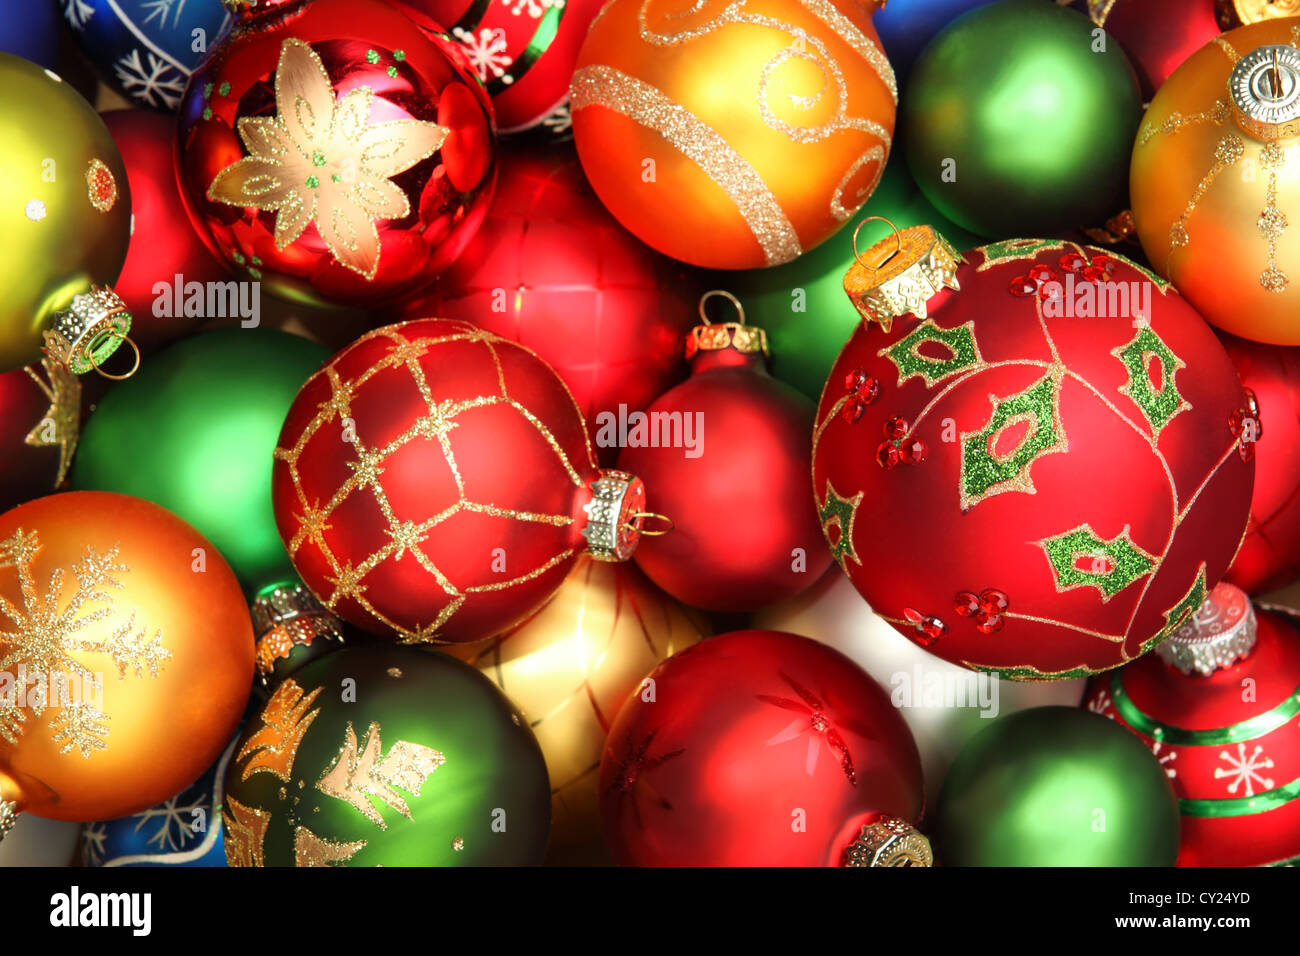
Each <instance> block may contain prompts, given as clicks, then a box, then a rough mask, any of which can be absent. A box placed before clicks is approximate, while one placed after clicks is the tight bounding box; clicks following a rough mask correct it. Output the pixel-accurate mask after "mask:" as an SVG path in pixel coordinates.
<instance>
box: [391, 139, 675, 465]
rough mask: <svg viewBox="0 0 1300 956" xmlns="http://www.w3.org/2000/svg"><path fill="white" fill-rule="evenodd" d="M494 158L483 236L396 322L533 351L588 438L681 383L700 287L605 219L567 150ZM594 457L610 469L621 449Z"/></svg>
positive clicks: (600, 449)
mask: <svg viewBox="0 0 1300 956" xmlns="http://www.w3.org/2000/svg"><path fill="white" fill-rule="evenodd" d="M499 160H500V175H499V177H498V180H497V188H496V193H495V195H494V196H493V198H492V205H491V206H490V207H489V209H488V214H487V218H486V219H485V220H484V222H483V225H482V227H481V228H480V229H479V231H478V235H476V236H475V237H474V241H473V242H472V243H470V246H469V248H468V249H466V250H465V252H464V254H463V255H461V257H460V258H459V259H457V260H456V262H455V263H454V264H453V265H452V267H451V268H450V269H448V270H447V271H446V272H445V273H443V274H442V276H440V277H439V279H438V282H437V284H436V285H435V286H434V288H433V289H432V290H431V291H430V293H429V294H428V295H426V296H424V297H422V298H421V299H420V300H419V301H417V302H414V303H411V304H409V305H404V306H403V307H402V308H401V309H400V310H399V313H400V315H401V317H402V318H417V317H420V316H425V315H441V316H446V317H447V318H453V319H464V320H465V321H467V322H474V323H475V324H477V325H480V326H482V327H483V328H485V329H488V330H490V331H492V332H495V333H496V334H498V335H501V336H504V337H505V338H508V339H510V340H512V341H515V342H518V343H519V344H520V345H523V346H526V347H527V348H530V349H532V350H533V351H535V352H536V353H537V354H538V356H539V357H541V358H542V359H543V360H544V361H545V362H547V363H548V364H549V365H550V366H551V367H552V368H554V369H555V370H556V371H557V372H558V373H559V374H560V377H561V378H562V379H564V382H565V384H566V385H568V386H569V390H570V391H572V392H573V397H574V398H575V399H576V400H577V402H578V407H579V408H580V409H582V413H583V415H584V417H585V418H586V419H587V423H588V425H589V426H591V428H592V429H593V430H594V429H595V428H597V426H598V425H599V423H600V418H601V416H602V415H604V416H619V415H620V414H622V415H623V416H624V417H626V415H628V414H630V413H633V412H639V411H643V410H644V409H645V407H646V406H647V405H649V404H650V403H651V402H652V401H654V399H655V398H657V397H658V396H659V395H661V394H663V393H664V392H665V391H667V390H668V389H669V388H671V387H672V386H673V385H675V384H677V383H678V382H680V381H681V380H682V379H683V378H684V377H685V376H686V363H685V362H684V361H683V359H682V337H683V336H684V335H685V334H686V333H687V331H688V330H689V328H690V325H691V321H692V316H691V310H692V306H693V304H694V302H695V300H696V298H697V297H698V292H697V291H696V284H695V282H694V281H692V279H691V278H690V277H689V276H688V275H687V270H686V267H685V266H682V265H680V264H679V263H675V262H673V261H672V260H670V259H667V258H665V257H664V256H661V255H659V254H658V253H657V252H654V251H653V250H652V249H650V247H649V246H646V245H645V244H643V243H642V242H641V241H640V240H639V239H637V238H636V237H635V236H633V235H632V234H631V233H629V232H628V231H627V230H626V229H624V228H623V227H622V226H620V225H619V224H618V222H617V221H616V220H615V219H614V217H613V216H611V215H610V214H609V213H608V212H607V211H606V210H605V207H604V206H602V205H601V203H600V201H599V200H598V199H597V198H596V196H595V194H594V193H592V191H591V187H589V186H588V185H587V179H586V177H585V176H584V175H583V172H582V167H581V166H579V165H578V159H577V156H576V155H575V154H574V152H573V148H572V146H568V145H562V144H556V145H553V146H540V147H538V146H534V147H533V148H531V149H528V150H522V149H517V148H506V149H503V150H502V151H501V153H500V156H499ZM620 406H621V412H620ZM596 453H597V455H598V456H599V458H600V460H601V462H602V463H603V464H611V465H612V464H613V463H614V460H615V459H616V458H617V457H618V448H617V446H616V445H609V446H602V445H600V444H599V443H597V448H596Z"/></svg>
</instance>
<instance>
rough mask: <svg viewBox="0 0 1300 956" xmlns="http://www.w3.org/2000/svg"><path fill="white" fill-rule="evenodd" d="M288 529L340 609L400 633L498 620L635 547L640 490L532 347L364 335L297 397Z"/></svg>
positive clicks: (451, 634) (458, 337)
mask: <svg viewBox="0 0 1300 956" xmlns="http://www.w3.org/2000/svg"><path fill="white" fill-rule="evenodd" d="M272 495H273V499H274V504H275V517H276V522H277V524H278V526H279V529H280V536H281V537H282V538H283V540H284V543H285V546H286V547H287V548H288V551H289V556H290V558H291V559H292V560H293V563H294V567H295V568H296V569H297V570H298V573H299V574H300V575H301V576H302V579H303V581H304V582H305V583H306V584H307V586H308V587H309V588H310V589H311V590H312V592H313V593H314V594H315V595H316V596H317V597H318V598H320V600H321V601H322V602H323V603H324V604H325V606H326V607H328V608H329V609H330V610H331V611H333V612H334V613H335V614H337V615H339V616H340V617H342V618H344V619H345V620H348V621H350V622H352V623H353V624H356V625H357V626H359V627H362V628H364V629H366V630H369V631H371V632H374V633H378V634H391V635H394V636H396V637H397V638H398V639H399V640H401V641H403V642H434V643H460V642H465V641H475V640H480V639H482V638H485V637H491V636H492V635H494V634H499V633H500V632H501V631H502V630H504V629H505V628H507V627H509V626H511V625H512V624H515V623H517V622H518V621H519V620H520V619H521V618H523V617H525V616H526V615H527V614H528V613H529V612H531V611H533V610H535V609H536V608H537V607H538V606H539V605H541V604H542V603H543V602H544V601H545V600H546V599H547V598H548V597H549V596H550V595H551V593H552V592H553V591H554V590H555V589H556V588H557V587H558V586H559V584H560V582H561V581H563V580H564V577H565V575H566V574H567V573H568V570H569V568H570V567H571V566H572V564H573V562H574V561H575V560H576V559H577V557H578V555H580V554H581V553H583V552H584V551H589V552H591V553H592V554H593V555H595V556H597V557H599V558H601V559H603V560H625V559H626V558H627V557H629V556H630V555H631V553H632V551H633V549H634V548H635V547H636V542H637V539H638V536H639V534H640V531H639V526H640V522H641V521H642V520H643V518H644V513H643V509H644V505H645V489H644V487H643V486H642V484H641V482H640V481H639V480H637V479H636V478H634V477H632V476H630V475H626V474H624V473H622V472H616V471H601V470H599V469H598V468H597V467H596V465H595V460H594V458H593V456H592V449H591V443H590V440H589V438H588V435H587V429H586V425H585V424H584V422H583V419H582V413H581V412H579V411H578V407H577V405H576V403H575V402H574V400H573V396H572V395H570V394H569V391H568V389H567V388H566V387H565V385H564V383H563V381H561V379H560V378H559V376H558V375H556V374H555V372H554V371H553V370H552V369H551V368H550V366H548V365H546V364H545V363H544V362H542V361H541V360H540V359H539V358H537V356H535V355H534V354H533V353H532V352H530V351H528V350H527V349H525V348H524V347H523V346H520V345H516V344H514V343H513V342H509V341H507V340H506V339H502V338H498V337H497V336H495V335H493V334H492V333H490V332H486V331H484V330H482V329H480V328H478V327H477V326H474V325H471V324H469V323H467V322H454V321H450V320H447V319H420V320H417V321H414V322H406V323H402V324H400V325H392V326H387V327H385V328H382V329H378V330H376V331H374V332H371V333H369V334H367V335H365V336H362V337H361V338H360V339H358V340H357V341H356V342H354V343H353V344H352V345H350V346H348V347H347V348H346V349H344V350H343V351H342V352H340V353H339V354H338V355H336V356H335V357H334V358H333V359H331V360H330V361H329V362H328V363H326V365H325V366H324V367H323V368H322V369H321V370H320V371H319V372H317V373H316V374H315V375H314V376H312V378H311V379H309V380H308V381H307V383H306V384H305V385H304V386H303V387H302V390H301V391H300V392H299V393H298V397H297V398H296V399H295V400H294V403H293V406H292V407H291V408H290V410H289V414H288V416H287V418H286V419H285V423H284V429H283V431H282V432H281V435H280V442H279V447H278V448H277V449H276V451H275V466H274V471H273V475H272Z"/></svg>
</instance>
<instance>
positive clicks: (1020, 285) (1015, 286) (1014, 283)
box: [1007, 276, 1038, 297]
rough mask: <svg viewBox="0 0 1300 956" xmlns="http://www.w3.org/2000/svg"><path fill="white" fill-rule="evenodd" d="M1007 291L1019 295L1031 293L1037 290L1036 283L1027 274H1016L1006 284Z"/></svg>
mask: <svg viewBox="0 0 1300 956" xmlns="http://www.w3.org/2000/svg"><path fill="white" fill-rule="evenodd" d="M1007 291H1008V292H1010V293H1011V294H1012V295H1017V296H1021V297H1023V296H1028V295H1033V294H1034V293H1036V292H1037V291H1038V283H1037V282H1035V281H1034V280H1033V279H1031V278H1029V276H1016V277H1015V278H1014V279H1012V280H1011V282H1010V283H1008V284H1007Z"/></svg>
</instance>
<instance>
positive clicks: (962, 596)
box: [952, 591, 980, 617]
mask: <svg viewBox="0 0 1300 956" xmlns="http://www.w3.org/2000/svg"><path fill="white" fill-rule="evenodd" d="M952 606H953V607H954V608H955V609H956V611H957V613H958V614H960V615H961V616H962V617H974V616H975V615H976V614H978V613H979V610H980V599H979V598H977V597H976V596H975V592H973V591H958V592H957V593H956V594H955V595H954V596H953V599H952Z"/></svg>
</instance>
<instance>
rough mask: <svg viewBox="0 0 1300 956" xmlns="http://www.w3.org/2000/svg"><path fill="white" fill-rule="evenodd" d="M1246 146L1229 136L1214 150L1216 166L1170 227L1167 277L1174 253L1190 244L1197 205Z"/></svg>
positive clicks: (1238, 139)
mask: <svg viewBox="0 0 1300 956" xmlns="http://www.w3.org/2000/svg"><path fill="white" fill-rule="evenodd" d="M1245 149H1246V146H1245V143H1243V142H1242V140H1241V138H1240V137H1239V136H1234V135H1229V136H1225V137H1224V138H1223V139H1221V140H1219V144H1218V145H1217V146H1216V147H1215V148H1214V165H1213V166H1211V167H1210V169H1209V172H1207V173H1206V174H1205V175H1204V176H1202V177H1201V181H1200V182H1199V183H1197V184H1196V188H1195V189H1193V190H1192V195H1191V196H1190V197H1189V198H1188V200H1187V205H1186V206H1185V207H1184V208H1183V213H1182V215H1181V216H1179V217H1178V218H1177V219H1175V220H1174V221H1173V224H1172V225H1170V227H1169V256H1168V258H1166V260H1165V275H1171V274H1172V270H1171V268H1170V266H1171V264H1172V262H1173V258H1174V252H1175V250H1177V249H1181V248H1183V247H1184V246H1186V245H1187V244H1188V242H1189V241H1191V240H1190V237H1189V236H1188V234H1187V223H1188V222H1189V221H1191V218H1192V213H1194V212H1195V211H1196V207H1197V205H1198V204H1199V203H1200V201H1201V200H1202V199H1203V198H1204V197H1205V194H1206V193H1207V192H1209V191H1210V187H1211V186H1213V185H1214V182H1215V180H1217V179H1218V178H1219V174H1220V173H1222V172H1223V171H1224V170H1225V169H1227V168H1228V167H1229V166H1234V165H1236V163H1237V162H1238V161H1239V160H1240V159H1241V157H1242V154H1243V153H1244V152H1245Z"/></svg>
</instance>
